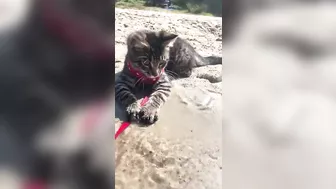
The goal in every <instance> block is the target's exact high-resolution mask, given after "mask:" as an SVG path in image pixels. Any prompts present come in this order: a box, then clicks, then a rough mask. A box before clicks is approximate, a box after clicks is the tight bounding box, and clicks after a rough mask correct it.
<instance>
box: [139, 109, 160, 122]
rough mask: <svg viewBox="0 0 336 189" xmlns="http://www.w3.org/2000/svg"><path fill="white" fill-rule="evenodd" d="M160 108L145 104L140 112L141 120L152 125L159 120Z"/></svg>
mask: <svg viewBox="0 0 336 189" xmlns="http://www.w3.org/2000/svg"><path fill="white" fill-rule="evenodd" d="M158 118H159V116H158V109H157V108H155V107H153V106H150V105H148V106H144V107H142V108H141V109H140V112H139V121H140V123H142V124H146V125H151V124H153V123H155V122H156V121H157V120H158Z"/></svg>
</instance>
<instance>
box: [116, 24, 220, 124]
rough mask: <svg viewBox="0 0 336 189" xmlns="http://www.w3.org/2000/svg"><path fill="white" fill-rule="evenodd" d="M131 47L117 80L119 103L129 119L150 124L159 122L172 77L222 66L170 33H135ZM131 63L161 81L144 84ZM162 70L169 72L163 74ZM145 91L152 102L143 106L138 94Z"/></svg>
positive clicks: (132, 34)
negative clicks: (131, 69)
mask: <svg viewBox="0 0 336 189" xmlns="http://www.w3.org/2000/svg"><path fill="white" fill-rule="evenodd" d="M127 48H128V52H127V55H126V58H125V65H124V68H123V70H122V72H121V74H120V76H119V77H118V78H117V80H116V85H115V92H116V100H117V101H118V102H119V103H121V104H122V105H123V106H125V107H126V113H127V116H128V118H129V119H134V118H135V119H136V120H139V121H140V123H143V124H146V125H147V124H153V123H154V122H156V121H157V120H158V112H159V109H160V107H161V106H162V105H163V104H164V103H165V102H166V100H167V99H168V97H169V95H170V92H171V81H170V78H182V77H189V76H190V75H191V72H192V68H194V67H200V66H205V65H214V64H221V63H222V58H221V57H215V56H211V57H202V56H201V55H199V54H198V53H197V52H196V51H195V49H194V48H193V47H192V46H191V45H190V44H189V43H188V42H187V41H185V40H183V39H181V38H179V37H178V36H177V35H176V34H172V33H169V32H166V31H159V32H155V31H148V30H140V31H136V32H133V33H131V34H130V35H129V36H128V38H127ZM128 63H131V65H132V66H133V67H134V68H136V69H137V70H141V72H142V73H143V74H144V75H145V77H147V78H151V77H158V76H159V77H160V78H159V80H158V81H157V82H156V83H153V84H146V83H144V82H143V80H144V79H143V78H138V77H135V76H134V74H132V73H131V72H130V71H129V68H128V67H127V64H128ZM162 69H164V70H165V72H162V73H161V72H160V71H161V70H162ZM143 90H146V91H148V92H149V102H148V103H146V104H145V106H143V107H140V105H139V102H138V98H137V96H136V93H137V92H138V91H143Z"/></svg>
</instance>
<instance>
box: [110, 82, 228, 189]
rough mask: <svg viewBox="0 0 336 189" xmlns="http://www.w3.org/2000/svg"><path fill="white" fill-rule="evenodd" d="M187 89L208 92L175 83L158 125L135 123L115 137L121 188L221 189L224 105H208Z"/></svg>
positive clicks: (118, 178)
mask: <svg viewBox="0 0 336 189" xmlns="http://www.w3.org/2000/svg"><path fill="white" fill-rule="evenodd" d="M185 92H188V94H189V96H188V98H190V94H191V93H192V92H194V93H197V94H198V95H199V96H201V95H200V94H203V92H201V91H200V90H199V89H195V91H187V90H186V89H184V88H181V87H178V86H177V87H175V89H174V91H173V94H172V96H171V98H170V99H169V101H168V102H167V104H166V105H165V106H163V108H162V110H161V112H160V115H161V116H160V120H159V121H158V122H157V123H156V124H155V125H153V126H150V127H145V128H144V127H139V126H138V125H136V124H133V125H131V126H130V127H129V128H128V129H127V130H126V131H125V132H124V133H123V134H121V135H120V136H119V138H118V139H117V140H116V152H115V160H116V172H115V182H116V188H117V189H124V188H125V189H140V188H146V189H154V188H157V189H164V188H176V189H179V188H181V189H194V188H197V189H202V188H209V189H217V188H221V171H222V170H221V169H222V159H221V154H222V152H221V143H222V142H221V133H222V132H221V116H219V114H218V113H219V109H220V108H221V107H220V106H218V105H216V106H214V107H212V108H209V109H204V106H199V105H198V106H197V104H200V103H201V99H199V100H197V99H193V98H191V99H188V98H187V96H186V94H185ZM205 96H206V95H204V97H205ZM191 100H193V101H191ZM214 100H217V102H218V100H219V97H218V96H217V98H216V97H214ZM217 104H218V103H217ZM219 104H220V103H219ZM118 126H120V122H118V121H117V122H116V127H117V128H118Z"/></svg>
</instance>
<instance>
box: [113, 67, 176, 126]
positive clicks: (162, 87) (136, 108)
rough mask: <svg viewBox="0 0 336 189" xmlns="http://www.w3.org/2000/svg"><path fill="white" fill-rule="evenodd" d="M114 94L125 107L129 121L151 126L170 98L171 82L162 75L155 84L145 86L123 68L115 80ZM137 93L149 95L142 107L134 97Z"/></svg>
mask: <svg viewBox="0 0 336 189" xmlns="http://www.w3.org/2000/svg"><path fill="white" fill-rule="evenodd" d="M115 92H116V93H115V94H116V100H117V101H118V102H120V103H121V104H122V105H123V106H125V107H126V112H127V116H128V118H129V119H136V120H139V121H140V122H141V123H143V124H152V123H154V122H156V121H157V120H158V112H159V109H160V107H161V106H162V105H163V104H164V103H165V102H166V101H167V99H168V97H169V96H170V92H171V82H170V80H169V78H168V76H167V74H166V73H163V74H162V75H161V76H160V78H159V80H158V81H157V82H156V83H155V84H153V85H151V84H146V83H143V82H141V80H140V79H138V78H135V77H134V76H133V75H131V74H130V73H129V71H128V70H127V67H124V69H123V71H122V73H121V74H120V76H119V77H118V78H117V80H116V85H115ZM137 92H145V93H146V92H149V93H150V95H149V101H148V102H147V104H146V105H145V106H143V107H140V104H139V101H138V99H137V97H136V93H137Z"/></svg>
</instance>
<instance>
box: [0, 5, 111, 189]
mask: <svg viewBox="0 0 336 189" xmlns="http://www.w3.org/2000/svg"><path fill="white" fill-rule="evenodd" d="M114 75H115V74H114V1H110V0H102V1H91V0H13V1H12V0H1V1H0V189H44V188H62V189H77V188H78V189H85V188H88V189H89V188H90V189H91V188H97V189H98V188H101V189H105V188H106V189H110V188H113V187H114V149H113V144H114V140H113V136H112V133H114V132H113V130H114V128H113V123H114V122H113V121H114V120H113V119H111V117H112V115H114V94H113V92H114Z"/></svg>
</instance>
